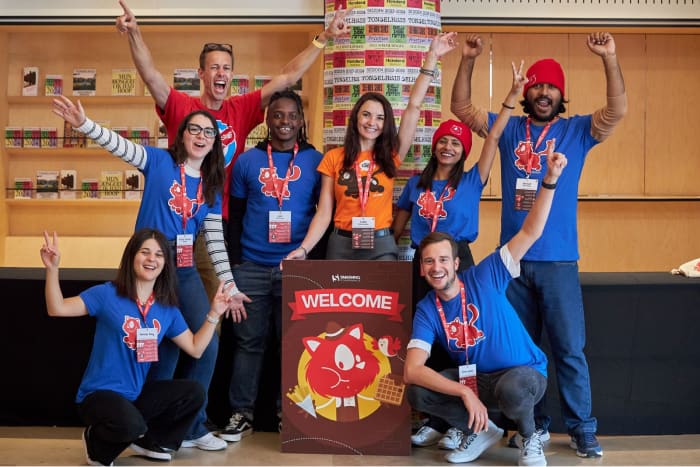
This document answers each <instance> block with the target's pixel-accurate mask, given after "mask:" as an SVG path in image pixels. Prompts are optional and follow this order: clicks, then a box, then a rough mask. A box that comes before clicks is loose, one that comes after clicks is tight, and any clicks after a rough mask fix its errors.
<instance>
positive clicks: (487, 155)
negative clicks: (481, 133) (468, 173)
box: [477, 60, 527, 183]
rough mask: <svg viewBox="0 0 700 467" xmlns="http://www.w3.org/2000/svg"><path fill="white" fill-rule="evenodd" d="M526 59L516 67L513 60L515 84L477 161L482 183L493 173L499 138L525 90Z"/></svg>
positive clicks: (504, 101)
mask: <svg viewBox="0 0 700 467" xmlns="http://www.w3.org/2000/svg"><path fill="white" fill-rule="evenodd" d="M524 63H525V62H524V61H522V60H521V61H520V67H519V68H515V63H512V62H511V65H512V67H513V84H512V86H511V88H510V91H509V92H508V95H506V97H505V99H504V100H503V103H502V104H501V111H500V112H499V113H498V117H496V121H495V122H494V123H493V125H492V126H491V129H490V130H489V133H488V135H487V136H486V141H485V142H484V146H483V147H482V148H481V155H480V156H479V162H477V164H478V165H477V167H478V168H479V176H480V177H481V183H486V181H487V180H488V178H489V174H490V173H491V167H492V166H493V160H494V159H495V158H496V149H498V140H499V139H501V135H502V134H503V129H504V128H505V127H506V123H508V119H509V118H510V115H511V113H512V112H513V110H514V109H515V105H516V104H517V101H518V97H519V96H520V95H521V94H522V92H523V86H525V83H527V77H526V76H525V75H523V64H524Z"/></svg>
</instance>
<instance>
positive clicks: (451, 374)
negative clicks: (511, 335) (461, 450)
mask: <svg viewBox="0 0 700 467" xmlns="http://www.w3.org/2000/svg"><path fill="white" fill-rule="evenodd" d="M440 374H441V375H442V376H444V377H445V378H447V379H450V380H452V381H459V374H458V371H457V368H448V369H446V370H443V371H441V372H440ZM476 384H477V387H478V389H479V400H481V402H482V403H483V404H484V405H485V406H486V408H489V409H498V410H500V411H501V412H503V414H504V415H505V416H506V417H508V418H509V419H511V420H513V421H514V422H515V424H516V425H517V426H518V432H519V433H520V434H521V435H523V436H524V437H526V438H527V437H530V435H532V433H533V432H534V431H535V418H534V407H535V404H536V403H537V401H539V400H541V399H542V396H543V395H544V391H545V389H546V388H547V378H545V377H544V375H543V374H542V373H540V372H539V371H537V370H535V369H534V368H530V367H528V366H516V367H513V368H507V369H505V370H501V371H495V372H493V373H478V372H477V378H476ZM407 397H408V401H409V403H410V404H411V407H413V408H414V409H416V410H419V411H421V412H425V413H427V414H430V415H431V416H434V417H437V418H439V419H441V420H444V421H445V422H447V424H448V425H449V426H453V427H455V428H458V429H460V430H462V431H463V432H465V433H467V434H471V433H473V431H472V429H471V428H469V426H468V425H467V423H468V421H469V413H468V412H467V408H466V407H465V406H464V402H463V401H462V399H461V398H459V397H457V396H450V395H448V394H443V393H440V392H437V391H433V390H431V389H427V388H424V387H422V386H417V385H415V384H411V385H409V386H408V391H407Z"/></svg>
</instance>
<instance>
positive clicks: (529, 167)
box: [525, 117, 559, 177]
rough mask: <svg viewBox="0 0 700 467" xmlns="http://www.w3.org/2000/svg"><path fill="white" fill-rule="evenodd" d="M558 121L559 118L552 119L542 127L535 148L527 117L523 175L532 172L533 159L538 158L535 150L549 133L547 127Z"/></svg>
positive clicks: (528, 174)
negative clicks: (525, 156) (525, 161)
mask: <svg viewBox="0 0 700 467" xmlns="http://www.w3.org/2000/svg"><path fill="white" fill-rule="evenodd" d="M557 120H559V117H554V118H553V119H552V120H550V121H548V122H547V124H546V125H545V126H544V128H543V129H542V133H540V137H539V138H537V143H535V146H534V147H533V146H532V135H531V133H530V121H531V120H530V117H527V121H526V122H525V139H526V143H527V152H528V154H527V167H526V168H525V173H526V174H527V176H528V177H529V176H530V172H532V164H533V163H534V161H535V159H536V158H537V157H539V156H538V155H537V148H538V147H539V145H540V144H542V141H544V138H545V136H547V133H548V132H549V127H551V126H552V123H554V122H556V121H557Z"/></svg>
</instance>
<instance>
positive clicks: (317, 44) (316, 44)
mask: <svg viewBox="0 0 700 467" xmlns="http://www.w3.org/2000/svg"><path fill="white" fill-rule="evenodd" d="M318 36H319V34H317V35H316V37H314V40H312V41H311V43H312V44H313V45H314V47H316V48H317V49H324V48H325V47H326V44H324V43H323V42H321V41H319V40H318Z"/></svg>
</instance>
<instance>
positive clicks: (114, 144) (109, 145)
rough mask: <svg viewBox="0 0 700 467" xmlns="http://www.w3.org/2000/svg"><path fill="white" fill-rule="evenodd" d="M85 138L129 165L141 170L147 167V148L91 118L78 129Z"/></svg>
mask: <svg viewBox="0 0 700 467" xmlns="http://www.w3.org/2000/svg"><path fill="white" fill-rule="evenodd" d="M76 130H77V131H79V132H81V133H84V134H85V136H87V137H88V138H90V139H91V140H93V141H94V142H96V143H97V144H99V145H100V146H102V147H103V148H105V149H106V150H107V151H109V152H111V153H112V154H114V155H115V156H117V157H119V158H120V159H121V160H123V161H124V162H126V163H127V164H131V165H133V166H134V167H136V168H137V169H139V170H143V169H144V167H146V148H145V147H143V146H141V145H140V144H136V143H134V142H133V141H131V140H128V139H126V138H124V137H123V136H120V135H119V134H117V133H115V132H114V131H112V130H110V129H109V128H103V127H102V126H100V125H99V124H98V123H95V122H93V121H92V120H90V119H89V118H86V119H85V122H83V124H82V125H80V126H79V127H78V128H76Z"/></svg>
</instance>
